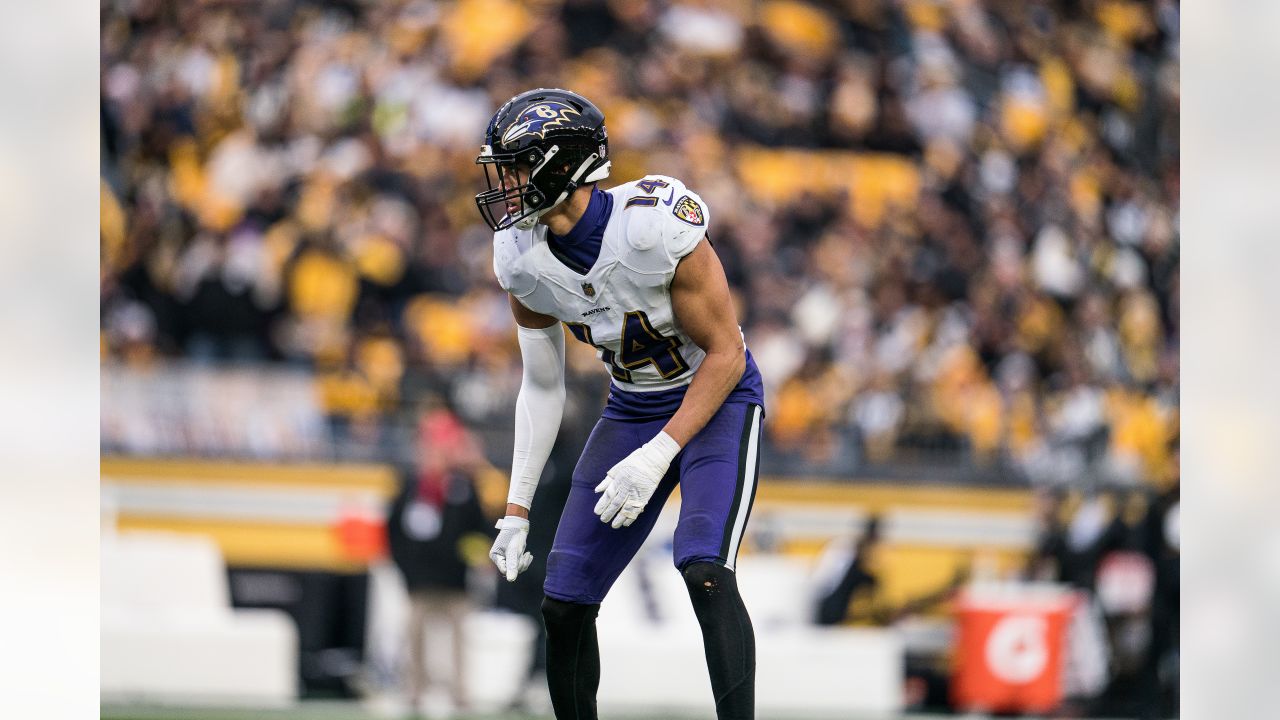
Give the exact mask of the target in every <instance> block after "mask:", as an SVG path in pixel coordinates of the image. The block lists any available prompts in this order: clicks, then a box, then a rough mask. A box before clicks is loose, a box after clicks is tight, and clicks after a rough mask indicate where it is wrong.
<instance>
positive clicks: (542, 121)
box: [502, 100, 581, 145]
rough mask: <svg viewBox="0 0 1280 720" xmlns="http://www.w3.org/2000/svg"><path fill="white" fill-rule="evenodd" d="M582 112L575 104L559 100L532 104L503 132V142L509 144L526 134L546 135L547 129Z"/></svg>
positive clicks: (541, 136)
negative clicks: (575, 107)
mask: <svg viewBox="0 0 1280 720" xmlns="http://www.w3.org/2000/svg"><path fill="white" fill-rule="evenodd" d="M580 114H581V113H579V112H578V111H577V110H576V109H574V107H573V106H571V105H569V104H567V103H562V102H559V101H557V100H548V101H546V102H543V103H538V104H537V105H533V106H530V107H529V108H527V109H526V110H525V111H524V112H522V113H520V117H518V118H516V121H515V122H514V123H512V124H511V127H508V128H507V130H506V132H504V133H502V144H503V145H509V144H510V143H511V142H512V141H514V140H518V139H520V138H522V137H524V136H526V135H537V136H538V137H540V138H543V137H546V136H547V130H549V129H551V128H553V127H556V126H557V125H560V124H563V123H565V122H567V121H568V120H569V118H570V117H571V116H573V115H580Z"/></svg>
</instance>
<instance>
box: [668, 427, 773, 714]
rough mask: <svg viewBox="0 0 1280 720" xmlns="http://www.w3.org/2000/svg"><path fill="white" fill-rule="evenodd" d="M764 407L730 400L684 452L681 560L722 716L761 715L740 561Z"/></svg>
mask: <svg viewBox="0 0 1280 720" xmlns="http://www.w3.org/2000/svg"><path fill="white" fill-rule="evenodd" d="M761 417H762V412H761V409H760V407H759V406H756V405H747V404H742V403H728V404H725V405H724V406H722V407H721V408H720V410H719V412H717V413H716V415H715V416H714V417H713V418H712V419H711V421H710V422H709V423H708V424H707V426H706V427H705V428H703V430H702V432H700V433H698V435H697V436H696V437H695V438H694V439H693V440H692V441H690V443H689V444H688V445H687V446H686V447H685V449H684V451H683V454H682V456H681V458H680V477H681V482H680V523H679V525H678V526H677V527H676V533H675V548H674V551H675V558H674V559H675V562H676V567H678V568H679V569H680V573H681V575H682V576H683V577H684V581H685V585H686V586H687V588H688V590H689V599H690V601H691V602H692V603H693V611H694V613H695V614H696V615H697V616H698V624H699V625H700V626H701V628H702V642H703V646H704V648H705V650H706V656H707V670H708V672H709V673H710V675H711V690H712V692H713V693H714V695H715V702H716V717H717V718H719V720H750V718H753V717H755V672H756V646H755V633H754V631H753V629H752V627H751V617H750V616H749V615H748V614H747V608H746V605H744V604H743V602H742V596H741V595H740V594H739V593H738V583H737V579H736V578H735V576H734V567H735V565H736V563H737V559H738V546H739V544H740V543H741V542H742V534H743V532H744V531H745V530H746V525H747V518H748V516H749V515H750V513H751V505H752V502H753V501H754V499H755V491H756V477H757V474H758V469H759V447H760V420H761Z"/></svg>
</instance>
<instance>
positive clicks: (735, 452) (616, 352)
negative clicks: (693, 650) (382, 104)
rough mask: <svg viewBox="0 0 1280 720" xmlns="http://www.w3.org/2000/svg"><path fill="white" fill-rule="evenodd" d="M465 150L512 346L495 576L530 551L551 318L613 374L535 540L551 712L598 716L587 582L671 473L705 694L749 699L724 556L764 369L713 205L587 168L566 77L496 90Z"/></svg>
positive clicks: (751, 652) (672, 185)
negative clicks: (553, 524)
mask: <svg viewBox="0 0 1280 720" xmlns="http://www.w3.org/2000/svg"><path fill="white" fill-rule="evenodd" d="M476 162H477V163H479V164H480V165H482V166H483V167H484V169H485V177H486V179H487V182H488V186H489V190H488V191H486V192H483V193H480V194H479V195H477V196H476V205H477V206H478V207H479V209H480V213H481V215H483V216H484V219H485V222H487V223H488V224H489V226H490V227H492V228H493V230H494V231H495V234H494V238H493V256H494V258H493V264H494V272H495V273H496V274H497V276H498V281H499V283H500V284H501V285H502V287H503V289H505V290H506V291H507V293H509V295H510V304H511V311H512V314H513V315H514V316H515V321H516V325H517V332H518V337H519V344H520V352H521V355H522V358H523V363H524V375H523V381H522V383H521V386H520V393H519V395H518V397H517V399H516V423H515V452H514V455H513V458H512V468H511V487H510V492H509V495H508V498H507V510H506V517H504V518H503V519H502V520H500V521H499V523H498V528H499V530H500V531H501V532H500V533H499V535H498V538H497V540H496V541H495V542H494V544H493V549H492V550H491V551H490V553H489V556H490V558H492V560H493V562H494V563H495V564H496V565H497V566H498V569H499V570H500V571H501V572H503V573H505V575H506V578H507V579H508V580H514V579H515V578H516V576H517V575H518V574H519V573H520V572H522V571H524V569H525V568H527V567H528V564H529V562H530V561H531V559H532V556H531V555H530V554H529V553H528V552H526V551H525V538H526V536H527V534H528V529H529V521H528V512H529V505H530V503H531V501H532V498H533V494H534V489H535V487H536V485H537V482H538V478H539V476H540V475H541V474H542V470H543V465H544V464H545V463H546V460H547V455H548V453H549V452H550V450H551V446H552V444H553V442H554V440H555V438H556V433H557V431H558V428H559V425H560V418H561V413H562V411H563V407H564V398H565V389H564V357H565V346H564V343H565V338H564V331H563V330H562V329H561V324H562V323H563V324H564V325H565V326H566V327H567V328H568V329H569V331H570V333H571V334H572V335H573V336H574V338H576V339H577V340H578V341H580V342H584V343H587V344H589V345H592V346H594V347H595V349H596V352H597V354H598V356H599V358H600V360H601V361H602V362H604V364H605V367H606V368H607V369H608V371H609V373H610V375H611V376H612V387H611V388H610V393H609V398H608V402H607V404H606V406H605V408H604V412H603V415H602V417H601V418H600V420H599V422H598V423H597V424H596V426H595V429H594V430H593V431H592V434H591V437H590V439H589V440H588V441H587V445H586V448H585V449H584V450H583V453H582V457H581V458H580V459H579V461H578V465H577V467H576V468H575V470H574V473H573V482H572V488H571V490H570V492H569V497H568V499H567V500H566V502H565V507H564V510H563V513H562V515H561V518H560V526H559V529H558V530H557V532H556V537H555V541H554V544H553V546H552V548H551V553H550V555H549V557H548V558H547V578H546V584H545V585H544V592H545V596H546V597H545V598H544V600H543V606H542V612H543V618H544V619H545V621H546V629H547V678H548V683H549V685H550V690H551V700H552V703H553V705H554V708H555V713H556V717H557V718H559V720H594V718H595V717H596V690H597V688H598V686H599V682H600V654H599V647H598V644H597V641H596V631H595V621H596V615H597V613H598V612H599V608H600V602H601V601H602V600H604V597H605V595H606V594H607V593H608V592H609V588H610V586H612V585H613V582H614V581H615V580H616V579H617V578H618V575H619V574H620V573H621V572H622V570H623V568H625V567H626V565H627V563H628V562H630V561H631V558H632V557H633V556H634V555H635V553H636V551H637V550H638V549H639V548H640V545H641V543H642V542H643V541H644V539H645V537H646V536H647V535H648V534H649V531H650V530H651V529H652V528H653V525H654V521H655V520H656V519H657V517H658V513H659V511H660V510H661V509H662V505H663V503H665V502H666V500H667V497H668V496H669V495H670V494H671V491H672V490H673V489H675V487H676V485H677V484H679V485H680V486H681V491H680V497H681V504H680V519H679V524H678V526H677V527H676V531H675V538H674V555H675V557H674V561H675V565H676V567H677V568H678V569H679V571H680V573H681V574H682V575H683V577H684V581H685V583H686V585H687V586H688V589H689V597H690V599H691V600H692V601H693V609H694V612H695V613H696V615H697V618H698V622H699V624H700V625H701V627H702V638H703V644H704V645H705V648H706V658H707V668H708V670H709V671H710V675H711V688H712V690H713V691H714V693H715V704H716V714H717V716H718V717H719V718H721V719H722V720H728V719H729V718H732V719H734V720H742V719H744V718H751V717H753V711H754V694H755V637H754V633H753V631H752V627H751V619H750V618H749V617H748V615H747V610H746V607H745V606H744V605H743V603H742V599H741V596H740V595H739V593H738V587H737V582H736V580H735V578H734V565H735V563H736V561H737V555H738V545H739V543H740V542H741V540H742V534H743V531H744V529H745V527H746V523H747V518H748V516H749V515H750V512H751V504H752V501H753V500H754V498H755V492H756V474H757V468H758V465H759V447H760V445H759V438H760V422H761V418H762V416H763V404H764V403H763V387H762V384H761V380H760V373H759V371H758V370H757V368H756V365H755V362H754V361H753V360H752V359H751V354H750V353H749V352H748V351H747V349H746V346H745V343H744V341H743V335H742V330H741V328H739V326H738V320H737V317H736V315H735V312H734V306H733V302H732V300H731V298H730V295H729V286H728V283H727V281H726V280H725V274H724V270H723V268H722V267H721V265H720V261H719V259H718V258H717V257H716V253H715V251H714V250H713V249H712V247H711V244H710V242H709V241H708V240H707V228H708V226H709V225H710V222H711V217H710V213H709V211H708V208H707V206H706V204H705V203H704V202H703V201H702V198H700V197H698V195H697V193H694V192H693V191H692V190H690V189H689V188H686V187H685V186H684V184H683V183H681V182H680V181H679V180H677V179H675V178H672V177H666V176H662V175H649V176H646V177H644V178H641V179H639V180H635V181H632V182H627V183H624V184H622V185H618V186H616V187H614V188H612V189H610V190H602V189H600V188H599V187H597V183H599V182H600V181H602V180H604V179H605V178H607V177H608V176H609V167H610V162H609V142H608V134H607V132H606V131H605V125H604V115H603V114H602V113H601V112H600V110H599V109H597V108H596V106H595V105H593V104H592V103H591V102H590V101H589V100H587V99H586V98H584V97H582V96H581V95H578V94H576V93H572V92H568V91H566V90H552V89H537V90H531V91H528V92H525V93H522V94H520V95H517V96H516V97H514V98H512V99H511V100H510V101H508V102H507V103H506V104H505V105H503V106H502V108H501V109H499V110H498V112H497V113H496V114H495V115H494V116H493V119H492V120H491V121H490V123H489V127H488V130H487V131H486V134H485V140H484V146H483V147H482V148H481V151H480V156H479V157H478V158H477V159H476ZM654 673H655V675H658V674H659V673H660V669H656V668H655V671H654Z"/></svg>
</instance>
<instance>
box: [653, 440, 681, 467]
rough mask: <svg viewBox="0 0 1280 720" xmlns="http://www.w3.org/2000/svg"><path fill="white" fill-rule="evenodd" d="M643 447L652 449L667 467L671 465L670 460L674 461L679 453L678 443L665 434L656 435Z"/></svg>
mask: <svg viewBox="0 0 1280 720" xmlns="http://www.w3.org/2000/svg"><path fill="white" fill-rule="evenodd" d="M645 445H648V446H649V447H650V448H651V449H653V451H654V452H656V453H657V454H658V455H659V456H660V457H661V458H662V459H663V461H665V462H666V463H667V464H668V465H670V464H671V461H672V460H675V458H676V455H677V454H678V453H679V452H680V443H678V442H676V441H675V440H674V439H673V438H672V437H671V436H670V435H668V434H667V433H666V432H660V433H658V434H657V435H655V436H654V437H653V439H652V440H650V441H649V442H647V443H645Z"/></svg>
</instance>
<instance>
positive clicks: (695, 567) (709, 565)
mask: <svg viewBox="0 0 1280 720" xmlns="http://www.w3.org/2000/svg"><path fill="white" fill-rule="evenodd" d="M680 575H681V576H682V577H684V584H685V586H686V587H688V588H689V593H690V594H691V595H694V594H702V595H715V594H717V593H719V592H721V591H724V590H731V589H736V588H737V587H738V583H737V578H735V577H734V575H733V571H732V570H730V569H729V568H727V567H725V566H723V565H717V564H716V563H713V562H706V561H700V562H694V563H689V564H688V565H686V566H685V567H684V569H683V570H681V571H680Z"/></svg>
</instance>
